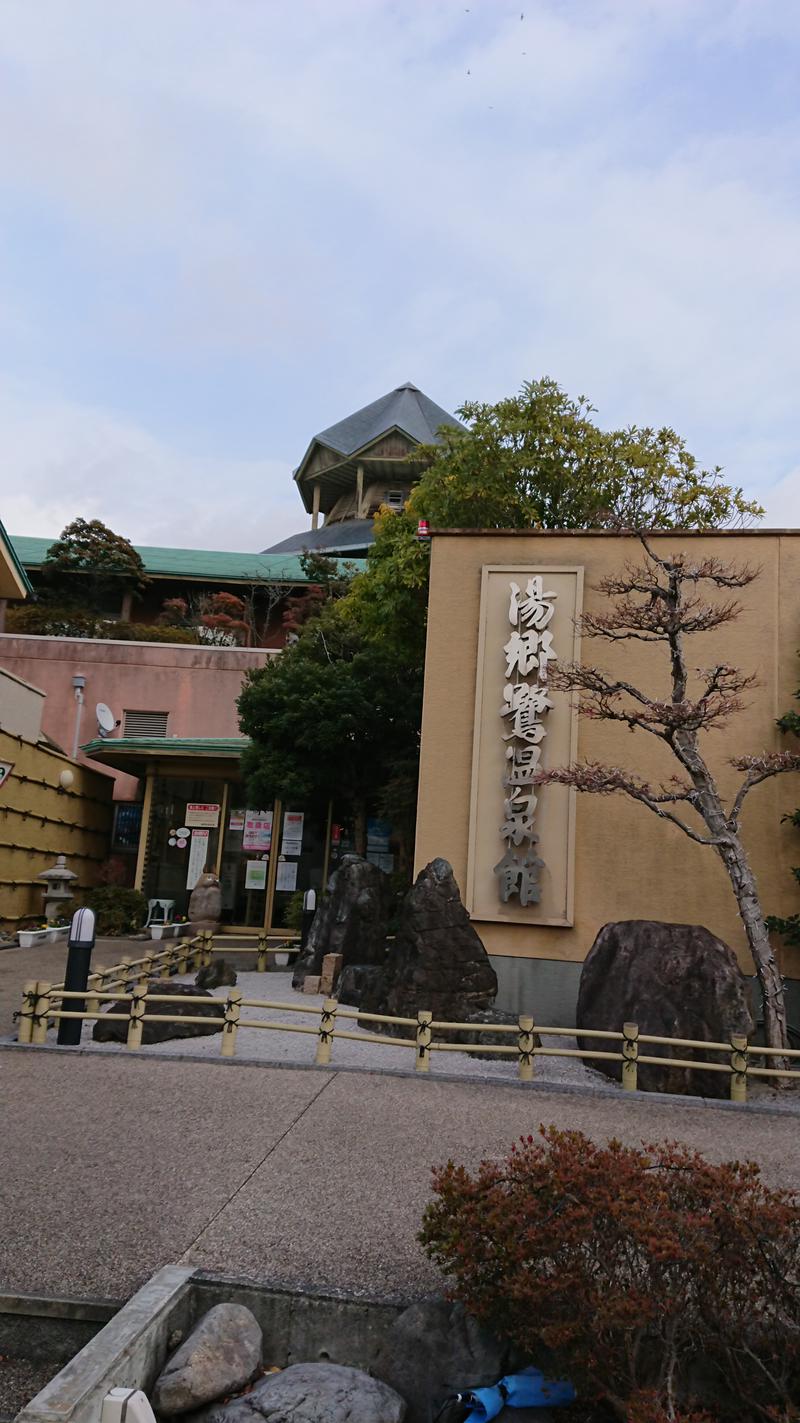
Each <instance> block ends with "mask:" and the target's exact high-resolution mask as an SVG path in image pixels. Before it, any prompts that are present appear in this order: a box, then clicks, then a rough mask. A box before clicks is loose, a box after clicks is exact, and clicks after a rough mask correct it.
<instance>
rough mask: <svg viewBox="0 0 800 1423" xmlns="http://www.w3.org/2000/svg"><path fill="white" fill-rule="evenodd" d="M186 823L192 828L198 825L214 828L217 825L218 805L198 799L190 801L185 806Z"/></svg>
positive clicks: (194, 828)
mask: <svg viewBox="0 0 800 1423" xmlns="http://www.w3.org/2000/svg"><path fill="white" fill-rule="evenodd" d="M186 824H187V825H188V826H189V827H190V829H192V830H196V829H198V828H199V827H200V826H207V827H208V828H209V829H210V830H216V828H217V826H218V825H219V805H209V804H203V803H201V802H200V801H192V802H190V803H189V805H187V807H186Z"/></svg>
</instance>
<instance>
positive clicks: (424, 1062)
mask: <svg viewBox="0 0 800 1423" xmlns="http://www.w3.org/2000/svg"><path fill="white" fill-rule="evenodd" d="M432 1021H433V1014H432V1013H429V1012H428V1011H427V1009H425V1008H423V1009H420V1011H419V1013H417V1055H416V1058H415V1060H414V1067H415V1068H416V1070H417V1072H430V1070H431V1038H432V1037H433V1033H432V1031H431V1023H432Z"/></svg>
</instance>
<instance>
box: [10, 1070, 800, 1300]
mask: <svg viewBox="0 0 800 1423" xmlns="http://www.w3.org/2000/svg"><path fill="white" fill-rule="evenodd" d="M540 1122H556V1123H558V1124H559V1125H560V1126H563V1127H566V1126H570V1127H578V1128H581V1129H582V1130H584V1131H586V1132H588V1133H590V1134H591V1135H592V1136H595V1137H597V1138H599V1139H606V1138H608V1137H609V1136H611V1135H615V1136H618V1137H620V1138H621V1139H622V1140H625V1141H631V1142H636V1141H639V1140H641V1139H642V1138H643V1137H644V1138H646V1139H653V1138H656V1137H672V1138H680V1139H682V1140H684V1141H687V1142H689V1143H690V1144H692V1145H694V1146H697V1147H699V1148H701V1149H703V1150H705V1151H706V1152H707V1153H708V1154H709V1155H711V1156H714V1157H716V1158H725V1157H732V1156H736V1157H744V1156H752V1157H755V1158H756V1159H757V1160H759V1161H760V1162H761V1163H762V1166H763V1169H764V1172H765V1175H766V1176H767V1178H768V1179H769V1180H770V1181H772V1182H775V1183H779V1184H782V1185H795V1184H797V1182H798V1165H799V1164H800V1132H798V1116H797V1113H796V1112H795V1111H786V1110H784V1111H770V1110H766V1109H757V1108H753V1109H730V1108H725V1107H719V1106H712V1105H706V1104H703V1103H700V1102H698V1103H692V1104H683V1103H677V1104H676V1103H675V1102H674V1101H672V1100H663V1101H659V1100H656V1099H654V1098H653V1097H648V1098H645V1097H630V1098H628V1097H626V1098H623V1097H621V1095H620V1094H618V1093H611V1094H609V1095H602V1094H600V1095H592V1094H590V1093H579V1092H577V1091H572V1092H570V1091H568V1090H565V1089H561V1090H559V1089H556V1088H550V1087H545V1086H540V1087H534V1088H530V1087H527V1086H521V1087H515V1086H512V1085H510V1084H509V1085H505V1084H503V1085H500V1084H498V1083H492V1084H482V1083H477V1082H471V1081H470V1082H467V1081H460V1082H452V1081H442V1080H436V1079H434V1078H430V1079H428V1080H420V1079H417V1078H414V1077H413V1076H412V1077H398V1076H391V1075H383V1074H379V1073H362V1072H346V1071H331V1070H328V1069H322V1068H309V1069H306V1070H303V1069H300V1068H291V1067H287V1068H279V1067H266V1066H263V1065H259V1066H256V1065H247V1064H246V1063H239V1062H237V1061H236V1060H234V1061H232V1062H224V1061H215V1062H204V1061H195V1062H181V1061H177V1060H175V1059H174V1058H168V1057H155V1056H150V1055H148V1056H147V1057H145V1056H138V1055H137V1056H131V1057H122V1056H121V1055H119V1054H113V1053H109V1054H107V1055H106V1054H101V1053H99V1052H97V1051H95V1052H91V1053H86V1054H82V1053H70V1051H69V1050H68V1049H61V1050H59V1049H48V1050H41V1049H39V1050H37V1049H31V1048H18V1047H17V1048H15V1047H6V1048H1V1047H0V1139H1V1140H2V1142H3V1170H2V1172H0V1219H2V1220H3V1222H4V1223H5V1226H6V1228H5V1229H4V1230H3V1231H2V1232H0V1292H2V1291H9V1290H20V1291H25V1292H28V1293H33V1294H37V1293H49V1294H76V1295H82V1296H87V1295H101V1296H106V1297H110V1298H115V1299H122V1298H125V1297H127V1296H128V1295H130V1293H131V1292H132V1291H133V1290H134V1289H136V1288H137V1287H138V1286H139V1285H140V1284H141V1283H142V1282H143V1281H144V1280H145V1279H146V1278H147V1277H148V1276H149V1275H150V1274H151V1273H152V1272H153V1271H154V1270H155V1269H157V1268H158V1267H159V1266H161V1265H164V1264H167V1263H172V1262H176V1261H185V1262H191V1263H195V1264H197V1265H198V1266H202V1267H204V1268H208V1269H214V1270H218V1271H222V1272H225V1273H230V1274H233V1275H240V1276H248V1277H250V1278H253V1279H259V1280H272V1281H275V1282H282V1283H289V1284H295V1285H298V1284H313V1285H315V1286H317V1287H329V1288H343V1289H349V1290H357V1291H363V1292H365V1293H368V1294H384V1295H386V1296H389V1297H400V1298H403V1297H407V1296H409V1295H412V1294H415V1293H421V1292H425V1291H428V1290H430V1289H435V1288H436V1287H437V1276H436V1274H435V1272H434V1271H433V1269H432V1267H431V1266H430V1265H429V1264H428V1262H427V1261H426V1260H425V1259H424V1257H423V1256H422V1254H421V1252H420V1250H419V1247H418V1246H417V1244H416V1241H415V1235H416V1231H417V1229H418V1226H419V1219H420V1213H421V1210H422V1207H423V1205H424V1203H425V1200H426V1198H427V1196H428V1192H429V1172H430V1166H431V1164H432V1163H433V1162H437V1161H442V1160H444V1159H446V1158H447V1157H448V1156H453V1157H454V1158H457V1159H460V1160H464V1161H466V1162H468V1163H475V1162H476V1161H477V1160H478V1159H479V1158H480V1157H481V1156H492V1155H496V1154H500V1153H504V1152H505V1150H506V1149H507V1148H508V1146H509V1145H510V1143H511V1142H512V1141H513V1140H514V1139H515V1138H516V1137H517V1136H519V1135H520V1134H521V1133H522V1132H528V1131H530V1130H534V1129H535V1128H536V1126H537V1125H538V1124H539V1123H540ZM11 1224H13V1229H9V1228H8V1227H9V1225H11Z"/></svg>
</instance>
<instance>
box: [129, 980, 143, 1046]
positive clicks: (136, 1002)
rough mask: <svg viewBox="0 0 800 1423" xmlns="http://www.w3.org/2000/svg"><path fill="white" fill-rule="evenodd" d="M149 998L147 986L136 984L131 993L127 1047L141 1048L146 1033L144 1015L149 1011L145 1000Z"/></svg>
mask: <svg viewBox="0 0 800 1423" xmlns="http://www.w3.org/2000/svg"><path fill="white" fill-rule="evenodd" d="M146 997H147V984H146V983H137V984H134V988H133V992H132V993H131V1007H130V1018H129V1020H128V1036H127V1039H126V1043H125V1046H126V1047H141V1046H142V1032H143V1031H144V1015H145V1013H146V1011H147V1008H146V1004H145V999H146Z"/></svg>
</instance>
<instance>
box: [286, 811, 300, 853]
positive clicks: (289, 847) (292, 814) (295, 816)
mask: <svg viewBox="0 0 800 1423" xmlns="http://www.w3.org/2000/svg"><path fill="white" fill-rule="evenodd" d="M304 820H305V815H304V814H303V812H302V811H301V810H287V811H286V813H285V815H284V817H283V840H282V842H281V854H282V855H302V853H303V821H304Z"/></svg>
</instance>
